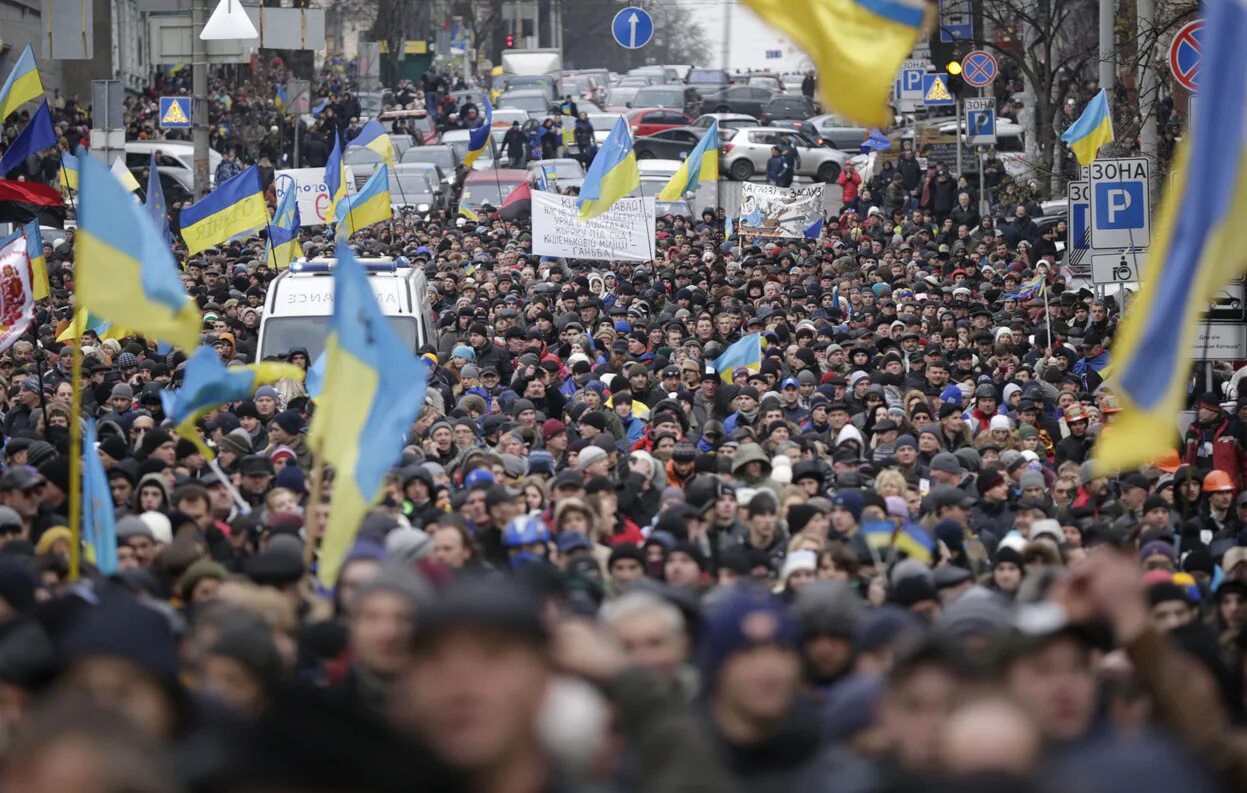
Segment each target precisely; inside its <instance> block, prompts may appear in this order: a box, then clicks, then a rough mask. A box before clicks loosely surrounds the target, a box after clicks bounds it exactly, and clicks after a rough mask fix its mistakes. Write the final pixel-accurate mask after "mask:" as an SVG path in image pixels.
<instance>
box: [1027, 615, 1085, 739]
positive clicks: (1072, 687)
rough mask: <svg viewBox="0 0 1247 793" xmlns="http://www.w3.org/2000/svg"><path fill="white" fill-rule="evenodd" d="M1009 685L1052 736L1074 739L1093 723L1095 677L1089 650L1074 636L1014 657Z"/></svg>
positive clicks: (1039, 724)
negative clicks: (1020, 656) (1016, 658)
mask: <svg viewBox="0 0 1247 793" xmlns="http://www.w3.org/2000/svg"><path fill="white" fill-rule="evenodd" d="M1006 685H1007V686H1008V688H1009V691H1010V693H1011V694H1012V695H1013V697H1014V699H1016V700H1017V702H1018V704H1020V705H1021V706H1022V707H1023V708H1024V709H1025V710H1027V711H1028V712H1029V713H1030V714H1031V715H1032V717H1033V718H1034V719H1035V721H1036V723H1037V725H1038V726H1039V729H1040V731H1041V732H1042V733H1043V734H1044V736H1045V737H1046V738H1047V739H1049V740H1052V741H1070V740H1073V739H1075V738H1077V737H1078V736H1080V735H1082V734H1083V733H1085V732H1086V730H1087V727H1088V726H1089V725H1090V723H1091V718H1092V715H1093V714H1094V710H1095V678H1094V676H1093V675H1092V673H1091V664H1090V656H1089V654H1088V652H1087V650H1086V649H1085V648H1084V647H1082V645H1080V644H1079V643H1078V642H1076V641H1074V640H1073V639H1070V638H1066V637H1062V638H1059V639H1055V640H1053V641H1050V642H1049V643H1048V644H1047V645H1046V646H1044V647H1042V648H1040V649H1039V650H1037V651H1032V652H1030V653H1028V654H1027V655H1025V656H1023V657H1022V658H1020V659H1019V660H1017V661H1015V662H1014V664H1013V667H1012V668H1011V669H1010V670H1009V673H1008V675H1007V676H1006Z"/></svg>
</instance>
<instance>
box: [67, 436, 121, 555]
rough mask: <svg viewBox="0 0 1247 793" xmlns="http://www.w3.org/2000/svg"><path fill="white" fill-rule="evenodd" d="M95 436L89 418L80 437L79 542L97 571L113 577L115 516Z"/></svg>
mask: <svg viewBox="0 0 1247 793" xmlns="http://www.w3.org/2000/svg"><path fill="white" fill-rule="evenodd" d="M95 437H96V436H95V419H91V418H88V419H87V427H86V432H85V433H83V437H82V503H83V510H82V539H83V540H85V541H86V544H87V558H89V559H91V560H92V561H93V562H94V563H95V567H96V569H98V570H99V571H100V573H101V574H102V575H112V574H113V573H115V572H117V515H116V512H115V509H116V507H115V506H114V504H113V494H112V491H111V490H110V489H109V487H108V475H107V474H106V473H105V472H104V461H103V460H101V459H100V452H99V449H97V448H96V443H95ZM76 541H77V538H75V542H76Z"/></svg>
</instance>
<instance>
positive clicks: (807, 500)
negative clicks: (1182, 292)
mask: <svg viewBox="0 0 1247 793" xmlns="http://www.w3.org/2000/svg"><path fill="white" fill-rule="evenodd" d="M320 85H321V90H322V95H327V93H328V89H326V88H325V87H324V86H325V83H323V82H322V83H321V84H320ZM334 90H340V91H341V92H342V94H341V95H342V96H345V95H346V92H347V91H349V84H347V83H345V82H343V83H342V84H341V85H339V86H337V87H336V88H335V89H334ZM412 90H413V91H415V90H416V89H414V88H413V89H412ZM257 101H259V100H257ZM346 101H349V100H346ZM412 101H414V102H420V101H422V100H421V97H420V96H419V94H415V95H414V96H413V100H412ZM233 104H234V105H235V106H237V105H239V104H245V102H244V101H242V98H241V97H234V98H233ZM67 112H72V104H71V105H70V106H69V107H67ZM347 112H348V113H349V112H350V109H349V108H347ZM67 123H68V122H67ZM334 123H336V122H334ZM348 123H349V122H348ZM241 152H242V153H241V157H242V161H243V162H248V163H249V162H255V161H258V160H259V158H260V157H261V156H262V152H259V151H251V150H249V149H248V148H247V147H245V146H244V147H242V148H241ZM910 159H911V158H909V157H908V156H906V157H904V158H903V159H902V162H901V164H900V165H898V166H897V169H896V174H897V177H896V178H898V179H900V180H901V181H900V185H901V187H900V189H899V191H898V190H893V189H892V188H891V187H890V185H891V184H892V182H891V180H892V178H893V177H892V176H890V175H889V176H888V177H887V181H884V182H883V183H882V184H881V185H880V188H881V192H882V193H883V195H884V196H885V199H884V200H885V201H887V203H888V205H887V206H885V207H883V208H880V205H878V204H873V203H871V202H870V200H869V199H870V188H869V185H866V186H864V187H863V189H862V190H861V191H860V192H859V193H858V194H857V195H856V196H854V197H853V200H850V201H849V202H848V203H846V205H845V207H844V208H843V210H842V211H841V212H840V213H839V214H836V215H833V216H831V217H829V218H828V219H827V222H826V224H825V225H824V227H823V230H822V232H821V233H820V235H819V236H818V237H817V238H815V239H807V238H802V239H774V240H761V239H743V240H742V239H739V238H730V239H725V236H724V222H723V209H722V208H708V209H706V210H705V211H704V212H703V213H701V214H700V215H698V216H696V217H675V216H665V217H660V218H659V219H658V220H657V225H658V229H657V234H656V257H655V259H654V260H653V261H647V262H643V263H629V262H601V261H578V260H555V259H550V258H544V257H539V256H535V255H533V254H532V253H531V246H530V243H531V225H530V223H529V221H528V220H527V219H526V218H520V219H516V220H503V219H501V218H500V217H498V216H497V215H496V214H492V213H490V212H488V211H485V212H483V213H482V214H481V217H480V218H479V219H478V220H473V221H469V220H467V219H465V218H462V217H455V216H454V215H453V214H451V213H448V212H444V211H436V210H435V211H433V212H431V213H429V214H427V215H420V214H409V215H404V216H403V217H401V218H396V219H394V220H392V221H390V222H387V223H383V224H379V225H375V226H372V227H369V228H366V229H364V230H362V231H360V232H358V233H357V234H356V235H355V237H354V239H353V244H354V246H355V248H356V249H357V251H359V253H360V254H361V255H363V256H369V257H392V258H394V259H396V260H398V259H401V260H403V261H405V262H406V265H407V266H410V267H415V268H422V269H423V270H424V271H425V273H426V274H427V276H428V280H429V284H430V286H431V294H430V301H431V306H430V308H431V309H432V311H433V312H434V314H435V315H436V317H437V325H438V327H437V336H436V339H435V340H433V341H432V342H431V343H430V344H428V345H426V346H425V347H423V348H421V349H419V350H417V351H414V352H416V353H418V354H419V355H421V356H422V357H423V359H424V361H425V363H426V365H427V367H428V372H429V385H428V389H427V392H426V396H425V405H424V408H423V410H422V412H421V413H420V415H419V417H418V418H417V420H416V422H415V423H414V425H413V426H412V427H411V429H410V433H409V435H408V438H407V445H406V448H405V449H404V451H403V453H402V458H401V459H400V460H397V461H395V464H394V466H393V471H392V475H391V476H390V478H389V481H388V484H387V486H386V488H385V493H384V497H383V499H382V500H381V502H380V503H379V504H377V505H376V508H375V509H374V510H373V511H372V512H371V513H370V514H369V515H368V516H367V517H366V518H365V520H364V521H363V522H362V524H361V525H360V526H359V530H358V534H357V537H356V539H355V541H354V544H353V545H352V547H351V548H350V550H349V552H348V553H347V555H346V557H345V559H344V561H343V563H342V565H341V568H340V571H339V573H338V575H337V576H336V580H335V581H333V582H332V585H331V586H328V587H326V586H323V585H322V584H321V583H318V582H317V580H316V573H317V570H318V559H317V552H318V543H319V539H320V534H319V532H320V527H321V525H322V524H323V522H324V520H325V517H326V515H327V514H328V511H329V510H331V509H332V507H333V476H332V472H331V471H329V472H325V473H323V474H318V472H317V466H316V461H315V459H314V457H313V455H312V451H311V450H310V448H309V446H308V442H307V437H306V432H307V427H308V421H309V416H310V415H311V414H312V413H314V411H315V402H314V400H311V399H309V397H308V393H307V390H306V387H305V384H304V383H303V382H300V381H298V380H295V379H283V380H281V381H278V382H277V383H275V384H273V385H271V386H263V387H261V388H259V389H257V390H256V391H255V394H254V397H253V398H251V399H248V400H246V401H242V402H236V403H230V404H226V405H222V406H221V407H220V408H218V409H215V410H213V411H211V412H209V413H208V414H206V415H204V416H202V417H201V418H200V420H199V421H198V422H197V425H196V431H197V432H199V433H201V435H202V437H203V439H204V440H205V441H206V442H207V443H208V444H209V445H210V446H211V447H212V448H213V450H214V451H215V453H216V461H217V463H218V464H219V466H220V469H221V471H222V472H223V473H224V475H225V476H224V477H222V476H220V475H219V474H218V473H217V472H216V471H214V470H212V469H211V468H210V467H209V466H208V465H207V464H206V461H205V459H204V457H203V455H202V453H201V451H200V449H199V448H198V447H197V445H196V444H195V443H192V442H191V441H190V440H188V439H185V438H181V437H179V436H178V435H177V434H176V433H175V432H174V430H173V428H172V427H171V425H170V422H169V421H168V420H167V418H166V416H165V414H164V409H163V406H162V400H161V394H162V393H163V392H164V391H166V390H167V389H176V388H178V387H179V385H180V382H181V378H182V374H183V371H184V366H185V362H186V360H187V355H188V354H189V353H190V352H191V351H187V350H172V351H168V350H166V348H164V347H163V346H160V345H159V343H158V340H156V339H147V338H143V337H141V336H135V335H124V332H120V333H113V332H110V330H109V329H105V328H98V327H97V328H96V329H88V330H85V331H83V332H81V333H80V334H77V335H75V334H73V333H72V332H71V333H70V334H68V335H66V333H65V331H66V328H67V327H69V320H70V306H71V298H72V292H73V283H74V279H73V271H74V233H73V231H72V230H69V231H68V232H67V234H66V236H65V239H64V240H63V241H60V242H57V243H56V244H51V243H49V244H48V245H46V248H45V253H46V257H47V262H48V269H49V274H50V282H51V286H52V296H51V298H50V299H48V300H46V301H43V302H41V303H40V305H39V306H38V308H37V318H36V322H35V324H34V325H33V327H32V330H31V333H30V334H29V337H28V338H26V339H23V340H21V341H18V342H17V343H16V344H14V345H13V346H12V347H11V348H9V349H8V350H7V351H5V352H4V353H3V354H2V355H0V381H2V382H3V384H4V392H3V393H4V405H3V406H4V413H3V425H2V429H3V436H4V445H3V448H2V449H0V458H2V459H0V462H2V464H3V471H2V473H0V789H3V790H11V791H19V790H20V791H44V790H47V791H51V790H71V789H76V790H90V791H118V792H120V791H152V792H153V793H155V792H156V791H169V792H170V793H172V792H173V791H215V790H221V791H224V790H231V791H237V790H256V791H261V790H308V791H319V790H326V791H327V790H357V791H358V790H378V791H382V790H384V791H391V790H392V791H398V790H400V789H401V790H405V791H411V790H438V791H452V790H460V789H462V790H474V791H486V792H487V793H503V792H504V791H505V792H506V793H537V791H554V790H569V791H579V790H591V789H603V790H605V789H620V790H637V791H642V790H643V791H656V792H659V793H661V791H676V790H679V791H698V790H705V791H707V793H709V792H710V791H714V793H721V791H725V790H741V791H766V792H769V791H799V790H800V791H810V790H826V791H833V792H836V793H839V792H840V791H843V792H844V793H867V792H868V791H886V790H896V791H900V790H919V789H921V790H939V789H944V788H947V789H950V790H951V789H953V788H954V786H956V789H959V790H975V791H1005V790H1009V791H1028V790H1036V791H1038V790H1046V789H1070V788H1071V787H1073V788H1075V789H1079V790H1105V791H1107V790H1119V789H1124V788H1131V789H1138V790H1143V791H1150V790H1161V789H1173V788H1178V789H1182V790H1187V791H1204V790H1207V791H1215V790H1247V733H1245V732H1244V731H1243V728H1242V718H1243V715H1244V705H1245V704H1247V700H1245V699H1244V697H1245V696H1247V691H1245V687H1244V682H1245V680H1247V679H1245V677H1244V672H1245V670H1247V666H1245V664H1244V658H1245V655H1244V649H1245V648H1247V631H1245V630H1244V626H1245V625H1247V434H1245V430H1244V427H1245V426H1247V389H1239V390H1238V391H1237V394H1238V396H1237V399H1235V398H1234V397H1233V396H1232V394H1233V393H1235V391H1234V386H1236V385H1237V378H1236V377H1234V374H1233V371H1232V370H1230V369H1228V368H1227V367H1219V368H1216V369H1215V371H1210V372H1207V373H1201V376H1200V377H1199V378H1197V381H1198V382H1200V383H1202V382H1203V380H1204V375H1205V374H1206V375H1207V378H1208V380H1209V381H1210V382H1211V383H1212V385H1213V389H1212V390H1210V391H1207V390H1205V388H1204V387H1202V386H1201V387H1200V388H1198V389H1195V390H1194V391H1193V392H1192V400H1191V404H1192V408H1193V410H1194V419H1193V421H1192V422H1191V423H1190V424H1189V426H1188V427H1186V428H1182V427H1180V426H1179V425H1178V424H1177V423H1176V422H1175V425H1174V430H1173V438H1172V442H1173V443H1172V445H1173V448H1172V452H1171V453H1170V454H1168V455H1166V456H1165V457H1163V458H1162V459H1158V460H1156V461H1154V462H1153V463H1151V464H1149V465H1147V466H1144V467H1142V468H1141V469H1139V470H1133V471H1110V470H1104V469H1103V468H1102V467H1100V466H1099V465H1098V464H1097V463H1096V461H1095V459H1094V457H1093V454H1092V452H1093V448H1094V444H1095V442H1096V439H1097V438H1098V437H1101V436H1102V435H1103V434H1105V433H1111V432H1113V431H1114V415H1115V414H1116V413H1117V412H1118V411H1119V406H1118V402H1117V399H1116V398H1115V397H1114V394H1113V390H1112V369H1111V362H1112V349H1113V341H1114V337H1115V333H1116V328H1117V323H1118V321H1119V319H1120V318H1121V315H1122V311H1123V310H1124V309H1125V308H1126V307H1124V306H1122V305H1121V304H1120V303H1119V302H1117V301H1116V300H1115V299H1114V298H1113V297H1107V298H1103V299H1101V298H1099V297H1097V296H1096V294H1095V293H1093V292H1092V291H1091V290H1090V289H1087V288H1083V287H1079V286H1077V285H1075V284H1073V283H1071V281H1070V279H1069V278H1068V277H1067V276H1066V275H1064V274H1062V271H1061V268H1060V267H1059V264H1058V261H1057V248H1056V246H1055V244H1054V243H1055V242H1056V241H1057V240H1058V239H1059V238H1060V237H1061V235H1063V233H1064V231H1063V228H1062V227H1058V228H1055V229H1052V230H1049V231H1046V232H1045V233H1043V234H1038V233H1032V229H1031V227H1033V225H1034V224H1033V222H1030V225H1027V223H1028V222H1029V217H1028V208H1027V206H1026V203H1025V202H1018V201H1012V202H1010V201H1009V198H1008V196H1006V195H1004V194H1003V189H1002V190H1000V191H999V192H994V193H993V195H992V196H991V199H992V200H991V203H992V205H994V206H998V207H999V210H998V211H995V212H992V213H989V214H988V215H985V216H983V217H978V213H977V211H973V210H970V209H968V206H970V205H968V204H967V203H965V202H962V200H961V195H960V194H954V203H952V204H940V205H939V206H935V205H933V204H932V200H931V199H932V196H933V195H934V194H937V193H938V194H939V195H941V196H943V195H944V192H945V187H944V184H945V181H951V182H952V183H953V184H958V181H957V179H955V178H953V177H951V176H950V175H949V174H947V173H946V172H945V171H941V170H938V169H937V171H936V172H934V173H932V174H931V179H932V181H938V182H939V185H940V186H939V188H938V190H935V189H923V187H922V185H923V184H924V182H918V183H916V185H915V188H910V186H909V184H908V183H907V182H905V181H904V180H906V179H908V178H909V174H910V171H911V169H913V168H916V165H914V166H911V165H910V164H909V160H910ZM36 176H37V174H33V173H32V174H31V178H35V177H36ZM992 189H993V190H994V189H995V188H994V186H993V188H992ZM967 198H968V196H967ZM976 198H977V197H976ZM893 204H894V205H893ZM972 206H977V200H976V201H975V202H974V203H973V204H972ZM972 211H973V214H972V215H971V212H972ZM324 231H325V230H324V229H321V228H317V227H309V228H305V229H304V231H303V248H304V251H305V253H306V255H307V256H308V257H309V258H311V257H316V256H331V255H332V248H331V236H330V235H328V234H326V233H324ZM174 247H175V253H177V254H178V258H179V262H180V264H181V266H182V267H183V274H182V282H183V284H184V285H185V286H186V288H187V290H188V292H189V293H190V294H191V295H193V296H194V298H195V299H196V301H197V302H198V304H199V307H200V309H201V312H202V316H203V336H202V342H203V344H204V345H206V346H210V347H212V348H213V349H214V350H216V352H217V353H218V354H219V355H220V357H221V360H222V361H223V362H225V363H227V364H229V363H251V362H254V361H255V359H256V355H257V329H258V326H259V323H260V319H261V316H262V310H263V305H264V297H265V294H266V289H267V288H268V286H269V284H270V283H271V282H272V279H273V278H274V277H275V276H276V272H275V271H274V270H273V269H271V268H270V267H269V265H268V264H267V258H266V255H265V251H264V243H263V240H262V239H261V238H258V237H256V238H251V239H243V240H235V241H232V242H229V243H226V244H222V245H220V246H217V247H215V248H212V249H210V250H207V251H205V252H203V253H201V254H197V255H193V256H187V255H186V253H185V248H184V247H182V246H181V245H180V243H178V242H175V244H174ZM1036 276H1038V277H1039V279H1040V281H1041V282H1042V283H1043V287H1044V290H1045V291H1044V293H1043V296H1037V295H1036V293H1035V291H1034V290H1033V289H1030V290H1028V288H1027V287H1028V285H1033V284H1034V283H1035V281H1034V279H1035V277H1036ZM754 333H757V334H760V335H761V338H762V340H763V341H764V345H763V351H762V355H761V359H760V360H756V361H747V360H742V361H741V363H740V365H739V366H728V365H720V364H719V363H717V362H718V361H720V360H721V356H723V354H724V352H725V351H726V350H727V349H728V348H729V347H731V346H732V345H733V344H734V343H735V342H737V341H739V340H741V339H742V338H743V337H745V336H747V335H749V334H754ZM75 345H77V346H78V347H79V348H80V351H81V353H82V355H83V357H84V361H85V364H84V366H85V373H86V374H85V377H86V379H87V382H86V385H85V388H84V389H83V390H82V392H81V394H78V395H75V394H74V393H73V389H72V387H71V385H70V380H69V368H70V358H71V354H72V352H73V347H74V346H75ZM318 353H319V350H318V349H316V345H315V343H313V342H312V341H311V340H309V348H297V349H291V350H289V351H286V352H285V353H284V355H283V358H284V359H285V360H287V361H289V362H291V363H295V364H297V365H300V366H302V367H303V368H304V369H306V368H308V367H309V366H310V365H311V364H312V362H313V360H314V359H315V357H316V355H317V354H318ZM1227 385H1228V386H1230V387H1229V389H1228V390H1227V389H1225V388H1223V387H1224V386H1227ZM1227 394H1231V396H1229V397H1228V398H1227ZM75 396H77V397H78V398H79V399H80V400H81V407H82V411H83V413H84V415H86V416H90V417H92V418H94V419H95V421H96V425H97V428H98V436H99V443H98V448H96V449H93V450H88V453H89V454H98V455H99V457H100V459H101V460H102V462H103V465H104V468H105V469H106V475H107V479H108V484H109V488H110V490H111V493H112V499H113V506H114V507H115V513H116V534H117V552H118V564H117V567H118V569H117V570H116V572H113V573H111V574H108V575H105V574H103V573H101V572H100V571H99V569H98V567H97V566H96V564H95V563H94V560H93V559H92V558H91V557H90V555H86V556H85V557H84V559H83V561H82V569H81V575H80V577H79V578H78V580H72V579H71V575H70V556H71V549H72V548H73V544H74V543H75V542H76V541H77V535H76V534H75V533H74V532H73V531H71V529H70V527H69V526H68V519H67V516H68V514H69V508H68V501H67V499H68V496H67V494H68V492H69V490H70V486H69V477H70V466H69V461H68V455H69V435H70V432H69V424H70V421H71V405H72V401H73V400H74V398H75ZM1183 429H1185V434H1184V435H1183V433H1182V430H1183ZM318 475H323V476H324V477H325V484H324V486H323V487H322V488H320V489H319V492H321V494H322V498H321V500H320V502H318V503H312V502H311V500H310V499H311V495H310V494H311V492H312V491H313V489H314V488H313V487H312V486H311V480H312V478H313V477H315V476H318Z"/></svg>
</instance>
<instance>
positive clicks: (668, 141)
mask: <svg viewBox="0 0 1247 793" xmlns="http://www.w3.org/2000/svg"><path fill="white" fill-rule="evenodd" d="M705 134H706V130H705V129H704V128H702V127H672V128H671V129H664V130H662V131H661V132H655V133H654V134H653V135H645V136H643V137H639V138H637V139H636V140H634V141H633V142H632V150H633V151H635V152H636V157H637V159H638V160H652V159H668V160H683V159H684V158H685V157H687V156H688V154H689V152H691V151H692V150H693V147H695V146H696V145H697V144H698V143H700V142H701V139H702V137H703V136H705Z"/></svg>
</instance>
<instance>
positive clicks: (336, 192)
mask: <svg viewBox="0 0 1247 793" xmlns="http://www.w3.org/2000/svg"><path fill="white" fill-rule="evenodd" d="M325 192H326V193H328V195H329V206H328V208H327V209H326V210H325V217H326V218H329V219H330V220H333V219H334V218H335V217H337V213H338V202H339V201H341V200H342V199H344V198H346V164H345V163H343V162H342V139H341V137H340V136H339V135H338V133H337V132H334V133H333V149H332V150H330V152H329V159H328V160H326V161H325Z"/></svg>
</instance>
